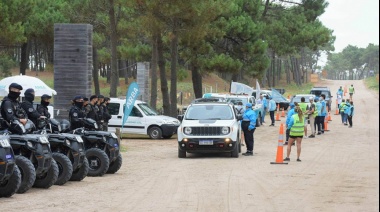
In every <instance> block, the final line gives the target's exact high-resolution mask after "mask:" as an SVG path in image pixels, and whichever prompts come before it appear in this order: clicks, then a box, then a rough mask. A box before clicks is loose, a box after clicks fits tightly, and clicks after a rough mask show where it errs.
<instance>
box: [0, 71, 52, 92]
mask: <svg viewBox="0 0 380 212" xmlns="http://www.w3.org/2000/svg"><path fill="white" fill-rule="evenodd" d="M14 82H15V83H17V84H19V85H21V86H22V88H23V89H22V91H21V96H24V92H25V90H26V89H28V88H33V89H34V92H35V96H42V95H44V94H48V95H50V96H53V95H57V92H56V91H55V90H53V89H51V88H50V87H49V86H47V85H46V84H45V83H44V82H43V81H42V80H40V79H38V78H36V77H31V76H26V75H17V76H11V77H6V78H4V79H2V80H0V96H7V95H8V92H9V85H10V84H11V83H14Z"/></svg>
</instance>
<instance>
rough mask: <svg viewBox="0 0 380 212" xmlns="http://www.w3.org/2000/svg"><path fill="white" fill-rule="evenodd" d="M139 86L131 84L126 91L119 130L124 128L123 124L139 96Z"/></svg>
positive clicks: (134, 83)
mask: <svg viewBox="0 0 380 212" xmlns="http://www.w3.org/2000/svg"><path fill="white" fill-rule="evenodd" d="M139 93H140V91H139V85H138V84H137V83H136V82H132V83H131V84H130V85H129V87H128V91H127V93H126V95H125V107H124V115H123V123H122V124H121V128H123V127H124V124H125V122H126V121H127V119H128V116H129V114H130V113H131V111H132V108H133V105H134V104H135V101H136V99H137V97H138V96H139Z"/></svg>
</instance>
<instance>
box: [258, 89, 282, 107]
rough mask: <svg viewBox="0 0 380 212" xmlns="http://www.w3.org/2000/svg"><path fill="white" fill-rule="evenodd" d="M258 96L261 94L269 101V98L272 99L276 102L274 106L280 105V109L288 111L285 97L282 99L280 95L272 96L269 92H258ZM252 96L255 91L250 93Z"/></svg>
mask: <svg viewBox="0 0 380 212" xmlns="http://www.w3.org/2000/svg"><path fill="white" fill-rule="evenodd" d="M260 94H262V95H263V96H264V97H266V98H267V99H269V98H270V97H272V98H273V100H274V101H275V102H276V106H277V105H280V109H281V108H282V109H284V110H286V109H288V107H289V100H287V99H286V98H285V97H283V96H282V95H281V94H280V95H272V91H271V90H260ZM252 96H256V90H254V91H253V92H252Z"/></svg>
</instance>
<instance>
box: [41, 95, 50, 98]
mask: <svg viewBox="0 0 380 212" xmlns="http://www.w3.org/2000/svg"><path fill="white" fill-rule="evenodd" d="M41 99H51V96H49V95H47V94H44V95H42V96H41Z"/></svg>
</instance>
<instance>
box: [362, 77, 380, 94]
mask: <svg viewBox="0 0 380 212" xmlns="http://www.w3.org/2000/svg"><path fill="white" fill-rule="evenodd" d="M364 84H365V85H366V86H367V88H369V89H371V90H374V91H377V92H379V80H378V78H377V77H368V78H366V79H365V80H364Z"/></svg>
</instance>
